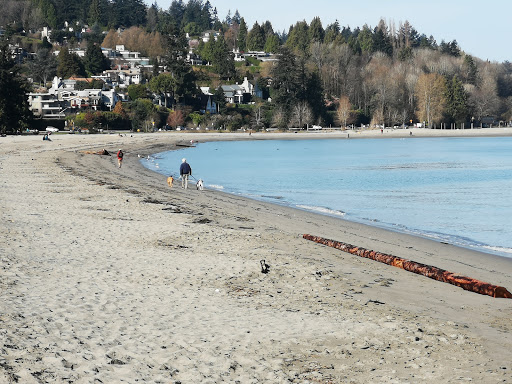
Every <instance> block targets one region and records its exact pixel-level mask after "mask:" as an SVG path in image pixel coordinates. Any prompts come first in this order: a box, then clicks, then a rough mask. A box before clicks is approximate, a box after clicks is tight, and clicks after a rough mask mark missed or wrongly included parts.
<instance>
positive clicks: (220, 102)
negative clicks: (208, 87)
mask: <svg viewBox="0 0 512 384" xmlns="http://www.w3.org/2000/svg"><path fill="white" fill-rule="evenodd" d="M213 101H215V103H216V104H217V108H218V112H219V113H221V114H222V113H225V112H226V104H227V103H226V97H225V96H224V91H223V90H222V87H218V88H217V89H216V90H215V93H214V94H213Z"/></svg>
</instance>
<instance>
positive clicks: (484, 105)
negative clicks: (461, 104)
mask: <svg viewBox="0 0 512 384" xmlns="http://www.w3.org/2000/svg"><path fill="white" fill-rule="evenodd" d="M480 77H481V81H480V84H479V86H478V87H472V90H471V92H470V94H469V103H470V104H471V106H472V107H473V110H474V112H475V115H476V116H475V117H476V118H477V119H478V120H480V119H481V118H482V117H485V116H494V115H495V114H496V113H497V111H498V107H499V105H500V99H499V97H498V85H497V68H496V66H495V65H494V64H491V63H488V64H486V65H485V66H484V67H483V68H482V69H481V70H480Z"/></svg>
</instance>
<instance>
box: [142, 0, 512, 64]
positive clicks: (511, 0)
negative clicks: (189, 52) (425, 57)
mask: <svg viewBox="0 0 512 384" xmlns="http://www.w3.org/2000/svg"><path fill="white" fill-rule="evenodd" d="M154 1H155V0H146V3H148V4H152V3H153V2H154ZM171 1H172V0H156V3H157V5H158V6H159V7H161V8H163V9H165V10H167V9H169V6H170V5H171ZM184 2H185V3H186V2H187V0H184ZM210 3H211V4H212V7H215V8H217V13H218V16H219V19H220V20H224V19H225V17H226V15H227V13H228V10H231V15H233V14H234V13H235V10H237V9H238V12H239V13H240V16H242V17H243V18H244V19H245V21H246V23H247V25H248V28H249V29H250V28H251V27H252V25H253V24H254V22H256V21H257V22H259V23H260V24H261V23H263V22H265V21H267V20H268V21H270V22H271V23H272V26H273V27H274V30H275V31H283V30H286V31H288V28H289V27H290V25H292V24H295V23H296V22H297V21H302V20H305V21H307V22H308V24H309V23H310V22H311V20H312V19H313V18H314V17H315V16H319V17H320V19H321V20H322V24H323V26H324V28H325V27H326V26H327V25H328V24H331V23H332V22H334V21H335V20H336V19H337V20H338V22H339V23H340V25H341V26H342V27H343V26H350V27H351V28H352V29H354V28H356V27H362V26H363V25H365V24H368V25H369V26H370V27H375V26H376V25H377V24H378V23H379V20H380V19H381V18H382V19H384V20H385V21H386V22H387V23H388V24H390V23H391V22H394V23H395V25H396V27H397V28H398V26H399V23H400V22H404V21H406V20H408V21H409V23H411V24H412V26H413V27H414V28H415V29H416V30H417V31H418V32H419V33H424V34H426V35H427V36H430V35H432V36H434V38H435V39H436V41H437V43H438V44H439V43H440V42H441V41H442V40H445V41H446V42H448V41H452V40H457V42H458V43H459V46H460V47H461V48H462V49H463V50H464V51H465V52H466V53H468V54H471V55H473V56H476V57H479V58H480V59H483V60H490V61H498V62H502V61H505V60H508V61H510V62H512V44H511V40H512V33H511V31H512V26H511V25H510V24H511V23H510V20H511V15H512V0H478V1H477V0H430V1H415V0H366V1H365V0H363V1H354V0H351V1H345V0H309V1H303V0H239V1H232V0H210Z"/></svg>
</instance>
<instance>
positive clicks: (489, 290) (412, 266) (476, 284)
mask: <svg viewBox="0 0 512 384" xmlns="http://www.w3.org/2000/svg"><path fill="white" fill-rule="evenodd" d="M303 238H304V239H306V240H311V241H314V242H315V243H319V244H323V245H327V246H329V247H333V248H336V249H339V250H341V251H344V252H348V253H351V254H353V255H357V256H360V257H365V258H367V259H371V260H375V261H380V262H381V263H384V264H388V265H392V266H394V267H398V268H402V269H405V270H406V271H409V272H413V273H417V274H419V275H423V276H426V277H429V278H431V279H434V280H438V281H442V282H444V283H449V284H452V285H456V286H457V287H461V288H462V289H465V290H466V291H472V292H476V293H479V294H481V295H488V296H492V297H499V298H505V299H512V293H510V292H509V291H507V289H506V288H504V287H500V286H498V285H493V284H489V283H485V282H483V281H479V280H475V279H471V278H469V277H466V276H461V275H457V274H455V273H452V272H448V271H445V270H444V269H441V268H437V267H433V266H431V265H426V264H422V263H417V262H415V261H411V260H407V259H403V258H401V257H396V256H393V255H388V254H386V253H381V252H376V251H371V250H368V249H365V248H362V247H357V246H355V245H351V244H347V243H343V242H341V241H336V240H330V239H326V238H323V237H319V236H313V235H308V234H304V235H303Z"/></svg>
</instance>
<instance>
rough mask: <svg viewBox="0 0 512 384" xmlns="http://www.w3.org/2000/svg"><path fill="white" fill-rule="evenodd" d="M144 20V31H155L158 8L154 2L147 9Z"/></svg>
mask: <svg viewBox="0 0 512 384" xmlns="http://www.w3.org/2000/svg"><path fill="white" fill-rule="evenodd" d="M146 20H147V23H146V29H147V30H148V32H154V31H156V29H157V27H158V6H157V5H156V2H155V3H153V4H152V5H151V6H150V7H149V8H148V11H147V15H146Z"/></svg>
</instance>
